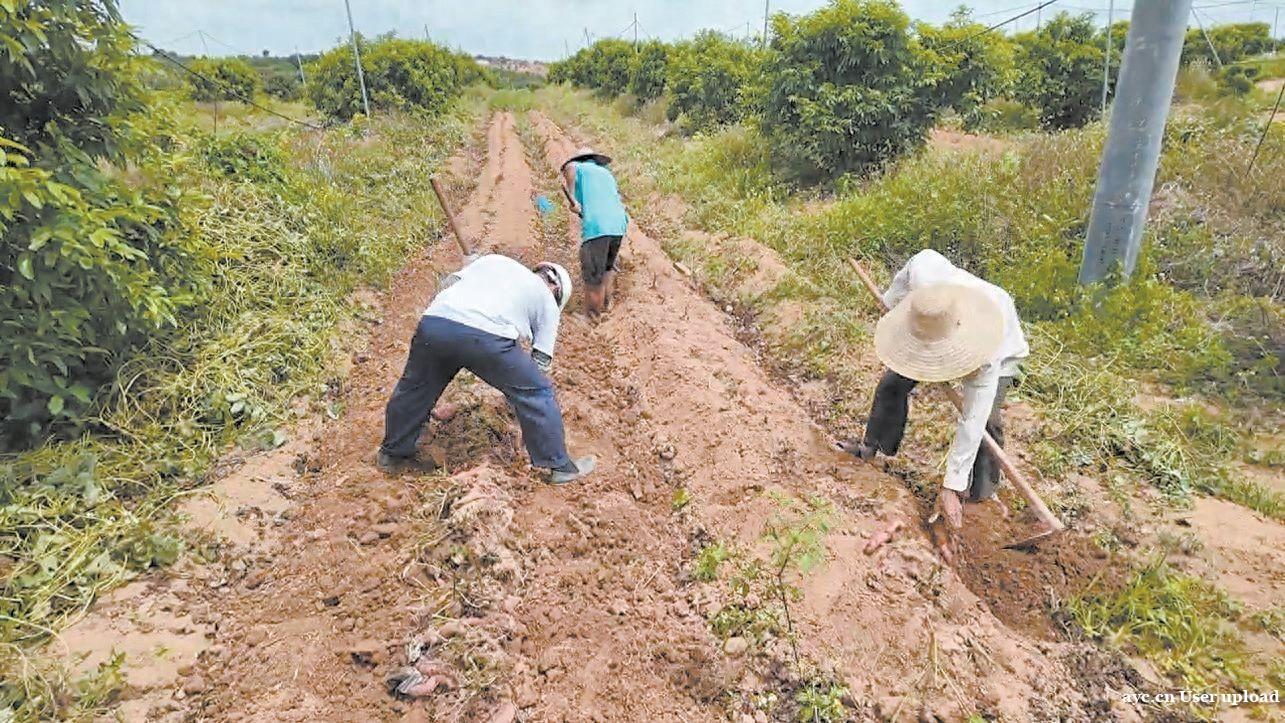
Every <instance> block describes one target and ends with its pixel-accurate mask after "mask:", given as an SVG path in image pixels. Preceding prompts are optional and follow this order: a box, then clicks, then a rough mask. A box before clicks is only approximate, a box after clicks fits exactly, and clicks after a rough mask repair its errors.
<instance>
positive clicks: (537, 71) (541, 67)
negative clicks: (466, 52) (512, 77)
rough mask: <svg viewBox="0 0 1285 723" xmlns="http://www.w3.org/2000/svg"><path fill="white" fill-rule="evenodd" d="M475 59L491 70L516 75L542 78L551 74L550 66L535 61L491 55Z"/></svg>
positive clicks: (477, 56)
mask: <svg viewBox="0 0 1285 723" xmlns="http://www.w3.org/2000/svg"><path fill="white" fill-rule="evenodd" d="M473 59H474V60H476V61H477V62H478V63H480V64H482V65H485V66H487V67H489V68H496V69H499V70H508V71H512V72H514V73H527V74H530V75H538V76H540V77H541V78H543V77H545V76H547V75H548V74H549V66H548V65H546V64H544V63H540V62H536V61H533V60H518V59H516V58H505V57H495V56H489V55H474V56H473Z"/></svg>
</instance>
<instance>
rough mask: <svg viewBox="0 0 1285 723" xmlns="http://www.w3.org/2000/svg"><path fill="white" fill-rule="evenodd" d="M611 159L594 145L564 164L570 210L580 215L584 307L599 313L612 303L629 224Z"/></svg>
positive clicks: (563, 174)
mask: <svg viewBox="0 0 1285 723" xmlns="http://www.w3.org/2000/svg"><path fill="white" fill-rule="evenodd" d="M609 163H611V159H610V158H609V157H607V156H604V155H603V154H601V153H598V152H596V151H594V150H593V149H592V148H587V147H586V148H581V149H580V150H578V151H576V152H575V153H573V154H571V157H570V158H568V159H567V160H566V161H564V162H563V164H562V178H563V180H564V181H565V183H566V185H565V186H564V191H565V192H566V194H567V200H568V201H570V202H571V210H572V212H574V213H577V214H579V215H580V237H581V242H580V277H581V278H582V279H584V283H585V294H584V295H585V310H586V311H587V312H588V313H589V315H590V316H597V315H599V314H601V313H603V312H604V311H606V310H607V307H608V306H610V305H611V291H612V286H613V283H614V282H615V276H616V256H617V255H618V254H619V253H620V242H621V241H622V240H623V239H624V237H625V230H626V228H628V226H629V215H628V214H627V213H625V205H624V203H623V202H622V201H621V200H620V190H619V189H618V188H617V187H616V177H615V176H613V175H611V171H610V170H608V169H607V164H609Z"/></svg>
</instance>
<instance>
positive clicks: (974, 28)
mask: <svg viewBox="0 0 1285 723" xmlns="http://www.w3.org/2000/svg"><path fill="white" fill-rule="evenodd" d="M985 30H986V26H984V25H982V24H980V23H977V22H975V21H974V20H973V19H972V14H971V13H970V12H969V10H968V9H967V8H963V7H961V8H960V9H958V10H956V11H955V12H954V13H952V14H951V17H950V20H949V21H947V22H946V23H945V24H944V25H942V26H940V27H938V26H934V25H930V24H928V23H916V24H915V33H916V34H917V35H918V37H919V42H920V43H921V44H922V45H923V46H924V48H925V49H927V51H928V55H929V57H930V58H931V59H932V61H933V62H934V63H936V64H937V66H938V69H937V71H936V72H937V73H940V74H941V76H942V77H941V79H940V80H939V81H938V82H937V102H938V103H939V104H941V105H942V106H944V107H947V108H953V109H954V110H955V111H956V112H957V113H959V115H960V116H961V117H962V118H963V120H964V127H965V128H968V129H970V130H971V129H974V128H977V127H978V126H979V125H980V124H981V122H982V121H983V117H982V112H981V111H982V109H983V107H984V106H985V105H986V104H987V103H989V102H991V101H994V100H997V99H998V98H999V97H1000V96H1003V95H1004V94H1006V93H1008V92H1009V91H1010V90H1011V89H1012V85H1013V83H1014V82H1015V81H1016V79H1017V68H1016V66H1015V65H1014V63H1013V56H1014V52H1015V51H1014V47H1013V43H1012V41H1010V40H1009V39H1008V38H1007V37H1005V36H1004V35H1002V34H999V33H988V32H985Z"/></svg>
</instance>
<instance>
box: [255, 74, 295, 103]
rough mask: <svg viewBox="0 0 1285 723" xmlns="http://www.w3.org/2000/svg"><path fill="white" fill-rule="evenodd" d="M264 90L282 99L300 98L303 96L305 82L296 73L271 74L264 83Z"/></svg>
mask: <svg viewBox="0 0 1285 723" xmlns="http://www.w3.org/2000/svg"><path fill="white" fill-rule="evenodd" d="M263 90H264V91H265V92H266V93H267V94H268V95H270V96H272V97H273V98H280V99H281V100H299V99H300V98H302V97H303V84H301V83H300V82H299V78H298V76H296V75H294V74H286V73H279V74H274V75H269V76H268V78H267V80H265V81H264V83H263Z"/></svg>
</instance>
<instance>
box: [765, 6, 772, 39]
mask: <svg viewBox="0 0 1285 723" xmlns="http://www.w3.org/2000/svg"><path fill="white" fill-rule="evenodd" d="M771 4H772V0H763V49H764V50H766V49H767V14H768V6H770V5H771Z"/></svg>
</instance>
